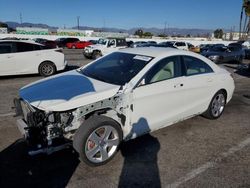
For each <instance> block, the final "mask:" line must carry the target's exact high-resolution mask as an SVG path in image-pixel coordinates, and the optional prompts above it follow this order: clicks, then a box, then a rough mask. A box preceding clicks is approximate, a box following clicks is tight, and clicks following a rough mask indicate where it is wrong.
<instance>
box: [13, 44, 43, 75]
mask: <svg viewBox="0 0 250 188" xmlns="http://www.w3.org/2000/svg"><path fill="white" fill-rule="evenodd" d="M14 59H15V62H16V69H17V70H16V72H17V73H20V74H28V73H38V65H39V64H40V63H41V48H40V46H39V45H36V44H31V43H25V42H16V53H15V58H14Z"/></svg>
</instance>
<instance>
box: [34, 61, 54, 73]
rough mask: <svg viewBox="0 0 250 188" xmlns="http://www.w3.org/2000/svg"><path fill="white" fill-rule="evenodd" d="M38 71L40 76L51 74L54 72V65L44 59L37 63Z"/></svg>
mask: <svg viewBox="0 0 250 188" xmlns="http://www.w3.org/2000/svg"><path fill="white" fill-rule="evenodd" d="M38 72H39V74H40V75H41V76H51V75H53V74H54V73H55V72H56V66H55V65H54V63H52V62H50V61H45V62H43V63H41V64H40V65H39V68H38Z"/></svg>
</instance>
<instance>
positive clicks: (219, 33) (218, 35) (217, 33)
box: [214, 29, 223, 39]
mask: <svg viewBox="0 0 250 188" xmlns="http://www.w3.org/2000/svg"><path fill="white" fill-rule="evenodd" d="M214 37H215V38H217V39H221V38H222V37H223V30H222V29H216V30H215V31H214Z"/></svg>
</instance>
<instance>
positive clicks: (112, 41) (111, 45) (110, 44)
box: [102, 39, 117, 55]
mask: <svg viewBox="0 0 250 188" xmlns="http://www.w3.org/2000/svg"><path fill="white" fill-rule="evenodd" d="M114 51H117V49H116V40H115V39H110V40H108V44H107V47H105V48H103V51H102V55H107V54H109V53H112V52H114Z"/></svg>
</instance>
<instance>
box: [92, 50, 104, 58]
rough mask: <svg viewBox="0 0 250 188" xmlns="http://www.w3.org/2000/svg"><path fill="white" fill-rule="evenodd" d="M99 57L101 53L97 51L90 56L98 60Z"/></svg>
mask: <svg viewBox="0 0 250 188" xmlns="http://www.w3.org/2000/svg"><path fill="white" fill-rule="evenodd" d="M101 56H102V54H101V52H99V51H94V52H93V55H92V58H93V59H98V58H100V57H101Z"/></svg>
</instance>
